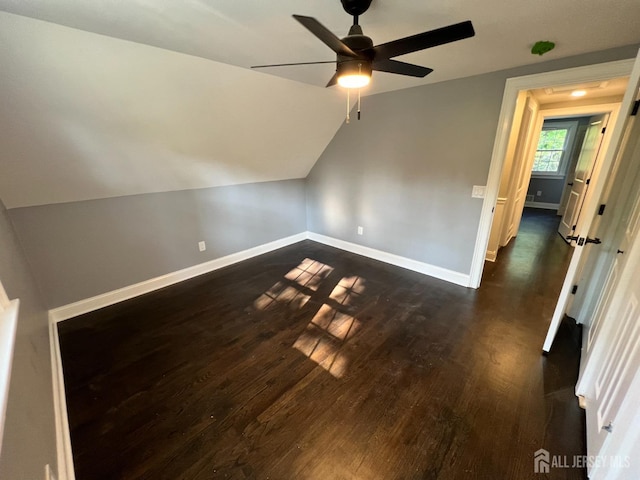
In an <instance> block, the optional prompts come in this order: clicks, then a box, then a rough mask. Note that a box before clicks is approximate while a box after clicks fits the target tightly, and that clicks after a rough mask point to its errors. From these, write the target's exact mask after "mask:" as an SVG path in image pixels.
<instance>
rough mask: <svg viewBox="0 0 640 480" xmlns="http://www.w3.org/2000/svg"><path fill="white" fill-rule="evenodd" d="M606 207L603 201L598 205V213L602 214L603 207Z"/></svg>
mask: <svg viewBox="0 0 640 480" xmlns="http://www.w3.org/2000/svg"><path fill="white" fill-rule="evenodd" d="M605 208H607V206H606V205H605V204H604V203H603V204H601V205H600V208H599V209H598V215H603V214H604V209H605Z"/></svg>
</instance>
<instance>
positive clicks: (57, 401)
mask: <svg viewBox="0 0 640 480" xmlns="http://www.w3.org/2000/svg"><path fill="white" fill-rule="evenodd" d="M49 345H50V349H51V376H52V382H53V408H54V413H55V423H56V452H57V463H58V474H57V476H56V478H57V479H58V480H75V478H76V475H75V471H74V468H73V454H72V451H71V433H70V431H69V417H68V415H67V397H66V393H65V388H64V375H63V372H62V357H61V355H60V340H59V338H58V325H57V323H56V320H55V319H54V317H53V316H52V315H51V312H49Z"/></svg>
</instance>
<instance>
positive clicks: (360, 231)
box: [358, 227, 364, 235]
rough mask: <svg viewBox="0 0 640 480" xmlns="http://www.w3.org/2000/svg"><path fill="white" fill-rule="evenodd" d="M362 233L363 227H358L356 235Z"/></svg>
mask: <svg viewBox="0 0 640 480" xmlns="http://www.w3.org/2000/svg"><path fill="white" fill-rule="evenodd" d="M363 234H364V228H362V227H358V235H363Z"/></svg>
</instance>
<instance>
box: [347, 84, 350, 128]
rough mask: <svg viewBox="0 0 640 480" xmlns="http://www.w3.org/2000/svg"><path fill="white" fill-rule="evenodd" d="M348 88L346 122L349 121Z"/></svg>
mask: <svg viewBox="0 0 640 480" xmlns="http://www.w3.org/2000/svg"><path fill="white" fill-rule="evenodd" d="M349 110H350V108H349V89H348V88H347V123H349Z"/></svg>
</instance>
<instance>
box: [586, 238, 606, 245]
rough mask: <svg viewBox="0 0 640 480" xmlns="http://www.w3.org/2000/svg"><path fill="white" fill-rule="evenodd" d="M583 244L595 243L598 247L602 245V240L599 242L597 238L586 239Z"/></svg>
mask: <svg viewBox="0 0 640 480" xmlns="http://www.w3.org/2000/svg"><path fill="white" fill-rule="evenodd" d="M585 243H595V244H596V245H600V244H601V243H602V240H600V239H599V238H598V237H596V238H589V237H587V239H586V240H585Z"/></svg>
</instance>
